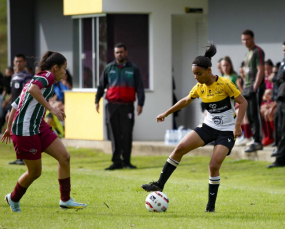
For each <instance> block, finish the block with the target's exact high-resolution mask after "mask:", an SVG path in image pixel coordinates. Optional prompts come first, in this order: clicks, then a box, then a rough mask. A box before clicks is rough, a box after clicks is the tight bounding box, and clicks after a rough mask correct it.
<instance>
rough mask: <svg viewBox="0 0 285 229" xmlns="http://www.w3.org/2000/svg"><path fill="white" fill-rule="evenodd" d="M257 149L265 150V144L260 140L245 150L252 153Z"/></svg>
mask: <svg viewBox="0 0 285 229" xmlns="http://www.w3.org/2000/svg"><path fill="white" fill-rule="evenodd" d="M257 150H263V145H262V144H261V143H258V142H254V143H253V144H251V145H250V146H249V147H248V148H247V149H245V151H244V152H246V153H252V152H255V151H257Z"/></svg>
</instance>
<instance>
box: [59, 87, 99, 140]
mask: <svg viewBox="0 0 285 229" xmlns="http://www.w3.org/2000/svg"><path fill="white" fill-rule="evenodd" d="M95 94H96V93H92V92H72V91H68V92H65V114H66V119H65V138H66V139H80V140H103V138H104V135H103V134H104V133H103V131H104V130H103V127H104V126H103V125H104V118H103V114H104V107H103V99H101V101H100V114H98V113H97V112H96V110H95Z"/></svg>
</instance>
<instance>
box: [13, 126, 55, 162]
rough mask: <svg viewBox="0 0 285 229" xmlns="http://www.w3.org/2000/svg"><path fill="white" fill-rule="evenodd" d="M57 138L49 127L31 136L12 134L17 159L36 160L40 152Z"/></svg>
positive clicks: (40, 155)
mask: <svg viewBox="0 0 285 229" xmlns="http://www.w3.org/2000/svg"><path fill="white" fill-rule="evenodd" d="M56 138H57V135H56V134H55V133H54V132H53V131H52V130H51V129H45V130H44V131H43V132H41V133H39V134H37V135H33V136H18V135H12V140H13V144H14V148H15V151H16V154H17V159H27V160H38V159H40V158H41V157H42V152H44V151H45V150H46V148H48V147H49V146H50V144H51V143H52V142H53V141H54V140H55V139H56Z"/></svg>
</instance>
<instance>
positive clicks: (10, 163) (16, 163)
mask: <svg viewBox="0 0 285 229" xmlns="http://www.w3.org/2000/svg"><path fill="white" fill-rule="evenodd" d="M9 165H25V163H24V161H23V160H22V159H17V160H15V161H12V162H9Z"/></svg>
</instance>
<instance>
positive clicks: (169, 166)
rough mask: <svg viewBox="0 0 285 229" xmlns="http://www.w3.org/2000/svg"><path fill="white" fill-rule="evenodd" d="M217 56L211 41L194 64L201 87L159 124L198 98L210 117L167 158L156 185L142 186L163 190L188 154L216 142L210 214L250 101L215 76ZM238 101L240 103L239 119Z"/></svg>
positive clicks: (211, 172) (229, 81) (211, 168)
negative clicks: (221, 170)
mask: <svg viewBox="0 0 285 229" xmlns="http://www.w3.org/2000/svg"><path fill="white" fill-rule="evenodd" d="M215 54H216V47H215V45H214V44H213V43H212V42H211V43H210V46H208V49H207V50H206V53H205V55H204V56H198V57H196V58H195V60H194V61H193V63H192V72H193V74H194V77H195V79H196V80H197V82H198V83H197V84H196V85H195V86H194V87H193V88H192V90H191V91H190V93H189V95H188V96H186V97H185V98H183V99H181V100H180V101H178V102H177V103H176V104H175V105H174V106H172V107H171V108H170V109H168V110H167V111H166V112H164V113H162V114H160V115H158V116H157V118H156V120H157V122H163V121H164V119H165V118H166V117H167V116H168V115H170V114H172V113H173V112H175V111H178V110H180V109H182V108H184V107H186V106H188V105H189V104H190V103H191V102H192V101H193V100H194V99H196V98H199V97H200V98H201V99H202V102H203V103H204V105H205V108H206V110H207V116H206V117H205V119H204V122H203V124H202V126H201V127H196V128H195V129H194V130H193V131H191V132H190V133H188V134H187V135H186V136H185V137H184V138H183V139H182V140H181V142H180V143H179V144H178V146H177V147H176V148H175V149H174V151H173V152H172V154H171V155H170V156H169V158H168V159H167V161H166V163H165V165H164V167H163V169H162V172H161V174H160V178H159V180H158V181H156V182H151V183H149V184H144V185H142V188H143V189H144V190H146V191H148V192H151V191H162V190H163V188H164V185H165V183H166V181H167V180H168V178H169V177H170V176H171V174H172V173H173V171H174V170H175V169H176V167H177V166H178V165H179V162H180V161H181V158H182V157H183V156H184V155H185V154H187V153H188V152H190V151H192V150H194V149H196V148H198V147H200V146H204V145H206V144H208V143H209V142H212V141H215V144H214V150H213V154H212V157H211V160H210V164H209V172H210V178H209V194H208V204H207V207H206V212H214V211H215V203H216V198H217V193H218V188H219V184H220V172H219V171H220V167H221V165H222V163H223V161H224V159H225V157H226V156H227V155H229V154H230V153H231V150H232V148H233V146H234V143H235V138H236V137H238V136H240V135H241V134H242V131H241V122H242V119H243V117H244V114H245V111H246V108H247V102H246V100H245V99H244V97H243V96H242V95H241V93H240V91H239V90H238V89H237V88H236V86H235V85H234V84H233V83H232V82H231V80H229V79H227V78H224V77H220V76H217V75H213V74H212V70H211V66H212V63H211V57H213V56H214V55H215ZM234 102H237V103H239V104H240V106H239V107H240V110H239V113H238V116H237V117H236V113H235V107H234Z"/></svg>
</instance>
